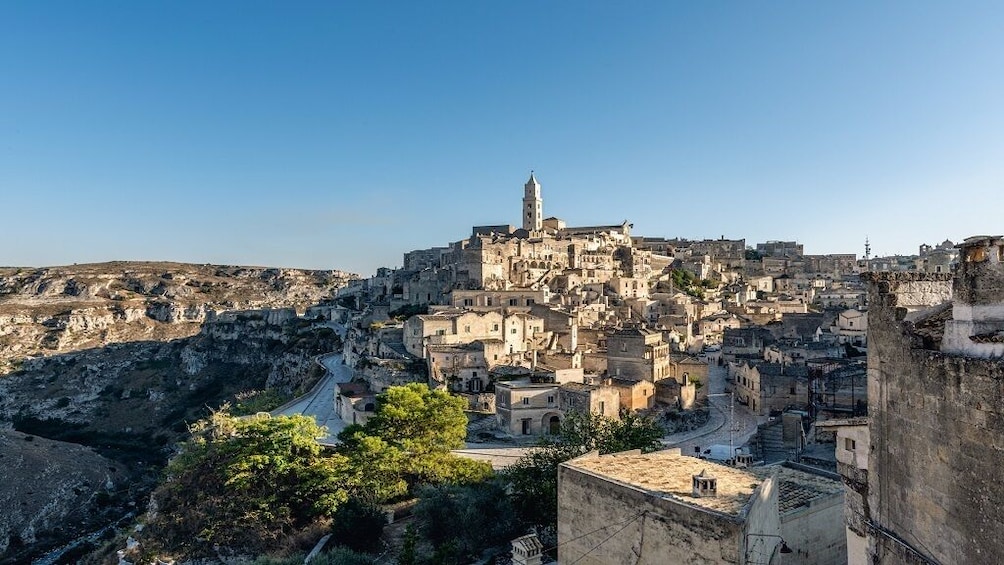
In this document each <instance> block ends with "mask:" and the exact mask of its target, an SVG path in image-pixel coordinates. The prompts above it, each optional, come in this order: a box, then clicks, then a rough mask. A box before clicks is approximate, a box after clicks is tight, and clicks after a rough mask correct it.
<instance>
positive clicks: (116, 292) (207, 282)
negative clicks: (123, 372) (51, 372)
mask: <svg viewBox="0 0 1004 565" xmlns="http://www.w3.org/2000/svg"><path fill="white" fill-rule="evenodd" d="M351 277H352V275H349V274H347V273H344V272H341V271H307V270H300V269H271V268H263V267H232V266H219V265H189V264H181V263H135V262H113V263H100V264H94V265H74V266H69V267H49V268H40V269H28V268H2V269H0V374H2V373H4V372H9V371H11V370H15V369H16V368H17V367H18V364H19V363H20V362H22V361H23V360H24V359H26V358H32V357H39V356H47V355H53V354H57V353H61V352H66V351H76V350H81V349H87V348H93V347H100V346H104V345H108V344H111V343H122V342H132V341H150V340H153V341H165V340H170V339H176V338H180V337H187V336H191V335H195V334H196V333H198V331H199V328H200V327H201V324H202V323H203V322H205V321H207V320H212V319H213V318H214V317H215V316H216V315H217V314H218V313H220V312H226V311H234V310H260V309H270V308H294V309H296V310H297V311H300V312H302V311H303V310H304V309H305V308H306V307H307V306H310V305H313V304H317V303H318V302H320V301H322V300H325V299H327V298H330V297H331V296H333V295H334V292H335V290H337V289H338V288H340V287H341V286H344V285H345V284H346V283H347V282H348V280H349V279H350V278H351Z"/></svg>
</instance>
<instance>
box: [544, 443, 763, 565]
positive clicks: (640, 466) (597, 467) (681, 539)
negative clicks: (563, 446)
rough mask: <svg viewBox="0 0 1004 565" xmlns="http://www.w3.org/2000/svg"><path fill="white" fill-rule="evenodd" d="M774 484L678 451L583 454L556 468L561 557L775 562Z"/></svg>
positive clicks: (594, 562)
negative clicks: (586, 502) (773, 558)
mask: <svg viewBox="0 0 1004 565" xmlns="http://www.w3.org/2000/svg"><path fill="white" fill-rule="evenodd" d="M777 483H778V481H777V478H776V476H768V477H761V476H757V475H755V474H753V473H751V472H749V471H747V470H744V469H735V468H732V467H726V466H723V465H717V464H714V463H710V462H708V461H704V460H701V459H696V458H693V457H687V456H684V455H681V454H680V450H679V449H672V450H666V451H657V452H655V453H648V454H641V453H639V452H637V451H633V452H632V451H629V452H625V453H617V454H611V455H602V456H601V455H597V454H596V453H595V452H593V453H589V454H586V455H583V456H582V457H579V458H576V459H573V460H571V461H568V462H565V463H562V464H561V466H560V467H559V468H558V562H559V563H577V564H579V565H608V564H611V563H638V564H639V565H644V564H650V565H664V564H667V563H709V564H710V563H739V564H745V563H772V561H771V559H772V556H775V555H776V554H777V553H778V552H779V550H780V542H781V523H780V518H779V514H778V499H777V496H778V486H777ZM583 501H589V503H588V504H584V503H583Z"/></svg>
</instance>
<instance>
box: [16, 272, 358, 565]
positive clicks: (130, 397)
mask: <svg viewBox="0 0 1004 565" xmlns="http://www.w3.org/2000/svg"><path fill="white" fill-rule="evenodd" d="M345 281H346V277H345V275H344V274H343V273H339V272H337V271H296V270H289V269H262V268H244V267H213V266H195V265H174V264H162V263H141V264H137V263H109V264H105V265H86V266H81V267H59V268H51V269H34V270H27V269H20V270H18V269H2V270H0V367H3V368H0V429H3V428H7V429H8V430H10V429H11V428H13V430H16V432H20V433H22V434H29V435H30V436H33V438H34V440H33V441H25V440H23V439H22V440H20V441H17V440H10V439H7V440H4V441H6V443H4V444H3V445H4V448H5V451H2V452H0V455H2V456H3V457H4V459H3V461H7V457H8V454H7V452H6V448H7V446H9V445H16V446H18V447H19V448H21V449H22V451H24V450H25V449H27V451H25V453H26V454H30V455H33V457H34V458H31V459H28V458H26V457H24V456H21V455H16V454H14V453H13V452H12V455H11V456H13V457H15V458H16V460H17V461H21V462H22V463H20V464H19V465H18V466H14V467H11V468H7V469H6V472H7V474H6V475H4V476H3V477H2V479H3V480H2V481H0V504H2V505H4V506H5V507H11V506H8V505H7V504H6V501H8V500H10V501H11V504H13V505H15V506H17V508H18V513H17V516H16V517H14V515H13V514H5V513H3V512H0V514H4V515H5V516H7V517H8V518H10V519H0V562H6V561H10V560H15V561H16V560H23V559H26V558H27V557H30V556H32V555H37V553H38V551H39V550H40V549H42V548H43V547H44V546H46V545H52V544H55V543H57V542H59V541H60V535H59V534H58V532H59V531H63V532H64V533H66V534H71V533H72V529H67V525H68V523H69V522H68V521H72V522H73V524H74V525H75V526H79V527H80V528H83V529H87V528H97V527H100V526H101V525H103V523H106V522H107V521H108V520H109V516H110V515H112V514H114V513H115V510H116V509H118V510H119V513H120V514H121V513H122V512H124V511H125V510H127V509H128V507H129V506H128V505H129V504H130V503H135V502H140V503H142V500H141V499H142V496H143V493H144V492H145V490H146V489H147V488H148V486H149V485H150V484H151V483H152V482H153V481H154V480H155V479H156V478H157V476H158V473H159V469H160V467H161V466H162V465H163V463H164V462H165V460H166V458H167V456H168V455H169V454H170V450H171V447H172V446H173V444H174V443H175V442H176V441H177V440H178V439H180V438H181V437H182V436H183V435H184V433H185V432H186V430H187V425H188V423H191V422H193V421H195V420H196V419H198V418H201V417H203V416H205V415H206V413H207V412H208V410H209V409H211V408H215V407H217V406H219V405H221V404H222V403H223V402H227V401H231V402H232V401H233V400H234V399H235V398H236V397H238V396H239V395H241V394H246V393H247V392H248V391H251V390H262V389H270V390H271V391H272V392H273V393H274V396H278V397H289V396H293V395H295V394H296V393H298V392H300V391H303V390H305V389H307V388H309V387H310V386H311V385H312V384H313V383H314V382H315V381H316V379H317V378H319V377H320V376H321V374H322V370H321V369H320V367H319V366H317V365H316V364H315V363H314V361H313V360H314V357H315V356H317V355H319V354H322V353H326V352H329V351H333V350H336V349H338V348H340V347H341V344H340V340H339V339H338V337H337V334H336V333H335V332H334V331H333V330H332V329H331V328H329V327H326V326H325V325H324V324H323V323H321V322H319V321H314V320H310V319H304V318H301V317H298V316H297V312H298V311H301V312H302V311H303V310H304V309H305V308H306V307H307V306H309V305H312V304H316V303H318V302H322V301H324V300H325V299H327V298H329V297H331V296H332V295H333V294H334V291H335V290H336V289H337V288H338V287H339V286H341V285H342V284H344V282H345ZM16 432H13V431H10V432H9V433H11V434H14V433H16ZM43 438H45V439H43ZM34 442H37V443H34ZM27 444H31V445H27ZM40 446H45V447H46V449H44V450H43V449H40ZM81 450H84V451H81ZM73 454H77V455H73ZM61 455H69V456H71V459H72V458H75V460H76V461H77V463H76V464H74V465H69V464H63V463H60V462H61V461H62V460H63V458H61ZM13 460H14V459H12V461H13ZM4 465H5V463H3V462H0V466H4ZM110 468H114V469H116V471H117V475H115V476H114V477H113V479H114V480H110V481H109V480H104V479H101V480H99V478H100V477H104V476H105V475H107V474H108V473H109V471H108V469H110ZM43 470H44V472H43ZM99 475H100V477H99ZM35 484H37V485H38V487H37V488H34V487H32V488H30V491H31V494H30V496H27V495H26V494H25V493H27V492H28V490H26V485H35ZM68 492H72V493H74V495H73V496H69V495H68V494H67V493H68ZM15 518H16V519H15ZM25 524H30V525H31V528H30V529H29V530H25V529H24V525H25ZM32 544H34V545H32ZM5 551H6V552H5Z"/></svg>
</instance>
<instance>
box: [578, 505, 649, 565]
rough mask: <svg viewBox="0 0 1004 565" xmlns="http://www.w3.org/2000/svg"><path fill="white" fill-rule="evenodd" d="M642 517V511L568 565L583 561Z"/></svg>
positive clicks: (643, 513) (643, 512)
mask: <svg viewBox="0 0 1004 565" xmlns="http://www.w3.org/2000/svg"><path fill="white" fill-rule="evenodd" d="M644 515H645V511H642V512H640V513H639V514H636V515H635V516H634V517H633V518H632V519H631V520H630V521H629V522H628V523H626V524H624V525H623V526H621V527H620V529H619V530H617V531H616V532H613V533H612V534H610V535H608V536H606V538H605V539H603V541H601V542H599V543H598V544H596V545H594V546H592V548H591V549H589V551H587V552H585V553H583V554H582V555H580V556H579V557H578V559H576V560H574V561H572V562H571V563H569V564H568V565H575V564H576V563H578V562H579V561H581V560H582V559H584V558H585V556H586V555H589V554H590V553H592V552H593V551H595V550H596V549H598V548H599V546H601V545H603V544H604V543H606V542H608V541H610V538H612V537H613V536H615V535H617V534H619V533H620V532H622V531H624V529H625V528H628V526H631V523H632V522H634V521H635V520H638V518H639V516H644Z"/></svg>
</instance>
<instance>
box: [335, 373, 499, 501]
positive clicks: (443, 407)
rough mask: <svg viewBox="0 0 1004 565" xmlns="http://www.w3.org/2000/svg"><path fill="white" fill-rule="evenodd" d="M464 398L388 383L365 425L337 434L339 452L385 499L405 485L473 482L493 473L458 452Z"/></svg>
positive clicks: (359, 480)
mask: <svg viewBox="0 0 1004 565" xmlns="http://www.w3.org/2000/svg"><path fill="white" fill-rule="evenodd" d="M464 405H465V404H464V400H463V399H461V398H457V397H454V396H452V395H450V394H449V393H447V392H446V391H442V390H430V389H429V387H428V386H426V385H424V384H421V383H411V384H408V385H405V386H397V387H390V388H389V389H387V390H386V391H385V392H383V393H381V394H380V395H379V396H378V397H377V405H376V412H374V414H373V416H372V417H371V418H370V419H369V420H367V421H366V424H365V425H352V426H348V427H347V428H345V429H344V430H343V431H342V433H340V434H339V435H338V439H339V440H340V441H341V442H342V448H341V449H340V452H341V453H342V454H344V455H345V456H346V457H348V458H349V459H350V461H351V462H352V465H351V466H352V468H353V469H355V470H357V473H356V475H355V476H354V479H353V481H354V482H355V484H358V485H359V486H360V488H361V489H362V490H364V491H366V492H368V493H369V494H370V499H371V500H373V501H374V502H384V501H387V500H390V499H392V498H394V497H396V496H400V495H402V494H404V492H406V489H407V486H408V485H418V484H430V483H431V484H439V483H458V484H459V483H472V482H477V481H482V480H485V479H486V478H488V477H490V476H491V475H492V470H491V466H490V465H488V464H487V463H485V462H481V461H473V460H470V459H464V458H461V457H457V456H455V455H453V454H452V453H450V450H452V449H457V448H459V447H463V445H464V438H466V437H467V416H466V415H465V414H464Z"/></svg>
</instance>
